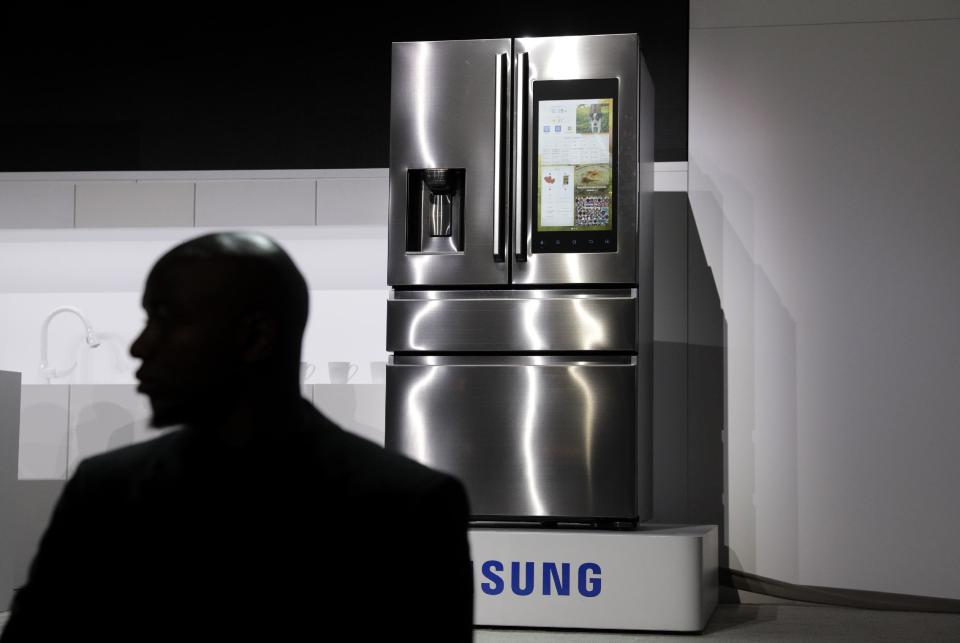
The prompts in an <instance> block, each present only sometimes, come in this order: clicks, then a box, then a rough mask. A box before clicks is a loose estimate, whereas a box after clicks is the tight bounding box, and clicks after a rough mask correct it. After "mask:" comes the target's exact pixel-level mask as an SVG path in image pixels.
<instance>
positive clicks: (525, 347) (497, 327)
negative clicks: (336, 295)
mask: <svg viewBox="0 0 960 643" xmlns="http://www.w3.org/2000/svg"><path fill="white" fill-rule="evenodd" d="M431 295H433V296H431ZM407 296H408V295H406V293H402V292H401V293H395V295H394V296H393V297H392V298H391V299H389V300H388V301H387V350H388V351H401V352H406V351H422V352H477V351H480V352H483V351H500V352H512V351H559V352H573V351H622V352H635V351H636V350H637V299H636V293H635V292H633V291H632V290H630V289H621V290H617V291H613V292H612V293H597V292H593V293H585V292H564V291H542V290H527V291H447V292H437V291H432V292H422V291H421V292H418V293H417V294H416V295H414V297H415V298H406V297H407Z"/></svg>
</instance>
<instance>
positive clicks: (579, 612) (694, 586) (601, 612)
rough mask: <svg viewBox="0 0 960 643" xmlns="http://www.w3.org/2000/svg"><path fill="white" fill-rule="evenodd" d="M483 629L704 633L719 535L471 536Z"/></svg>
mask: <svg viewBox="0 0 960 643" xmlns="http://www.w3.org/2000/svg"><path fill="white" fill-rule="evenodd" d="M470 551H471V558H472V559H473V576H474V591H475V595H476V613H475V618H474V620H475V623H476V625H477V626H478V627H484V626H497V627H503V626H508V627H540V628H570V629H601V630H657V631H677V632H695V631H700V630H702V629H703V628H704V627H705V626H706V624H707V620H708V619H709V618H710V615H711V614H712V613H713V610H714V608H716V606H717V595H718V566H717V554H718V547H717V528H716V527H715V526H713V525H710V526H661V525H643V526H642V527H641V528H640V529H638V530H637V531H620V532H617V531H592V530H586V529H583V530H581V529H569V530H567V529H556V530H547V529H492V528H478V529H472V530H471V531H470Z"/></svg>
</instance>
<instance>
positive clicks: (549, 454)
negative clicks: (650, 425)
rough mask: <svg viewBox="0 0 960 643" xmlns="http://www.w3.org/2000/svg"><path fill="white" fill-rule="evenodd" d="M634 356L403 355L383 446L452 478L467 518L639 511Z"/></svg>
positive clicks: (390, 380)
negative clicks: (465, 499) (458, 483)
mask: <svg viewBox="0 0 960 643" xmlns="http://www.w3.org/2000/svg"><path fill="white" fill-rule="evenodd" d="M636 423H637V375H636V359H635V358H634V357H597V358H594V359H592V360H590V361H582V360H579V359H575V358H573V359H571V358H563V357H512V358H505V357H494V358H491V357H411V356H397V357H394V358H393V360H392V362H391V363H390V364H388V366H387V426H386V445H387V448H388V449H392V450H395V451H399V452H401V453H403V454H405V455H407V456H409V457H411V458H413V459H415V460H418V461H420V462H422V463H424V464H426V465H428V466H431V467H433V468H436V469H439V470H442V471H446V472H449V473H451V474H453V475H455V476H457V477H458V478H460V479H461V480H462V481H463V482H464V484H465V485H466V487H467V491H468V493H469V496H470V505H471V513H472V515H473V516H474V518H475V519H507V520H523V519H571V520H586V521H591V520H628V521H629V520H636V519H637V497H638V490H637V426H636Z"/></svg>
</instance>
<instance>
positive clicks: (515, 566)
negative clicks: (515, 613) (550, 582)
mask: <svg viewBox="0 0 960 643" xmlns="http://www.w3.org/2000/svg"><path fill="white" fill-rule="evenodd" d="M533 566H534V564H533V563H524V571H525V572H526V576H527V586H526V587H522V588H521V587H520V563H517V562H513V563H510V587H511V588H512V589H513V593H514V594H516V595H517V596H529V595H530V594H531V593H532V592H533Z"/></svg>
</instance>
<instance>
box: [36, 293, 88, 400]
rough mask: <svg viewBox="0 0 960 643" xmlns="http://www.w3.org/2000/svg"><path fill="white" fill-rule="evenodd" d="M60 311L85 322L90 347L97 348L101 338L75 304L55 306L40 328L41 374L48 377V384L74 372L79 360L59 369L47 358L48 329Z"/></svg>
mask: <svg viewBox="0 0 960 643" xmlns="http://www.w3.org/2000/svg"><path fill="white" fill-rule="evenodd" d="M60 313H73V314H74V315H76V316H77V317H79V318H80V321H82V322H83V325H84V327H85V328H86V329H87V337H86V342H87V346H89V347H90V348H96V347H97V346H99V345H100V339H99V338H98V337H97V334H96V333H95V332H94V331H93V326H91V325H90V322H89V321H87V318H86V317H84V316H83V313H82V312H80V310H79V309H78V308H74V307H73V306H60V307H59V308H54V309H53V310H52V311H51V312H50V314H49V315H47V318H46V319H44V320H43V326H42V327H41V329H40V374H41V375H43V376H44V377H45V378H46V379H47V384H49V383H50V380H51V379H53V378H55V377H63V376H64V375H69V374H70V373H72V372H73V369H75V368H76V367H77V362H76V361H74V362H73V365H72V366H71V367H70V368H67V369H64V370H58V369H56V368H53V367H51V366H50V365H49V363H48V360H47V331H48V330H49V328H50V322H51V321H52V320H53V318H54V317H56V316H57V315H59V314H60Z"/></svg>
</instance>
